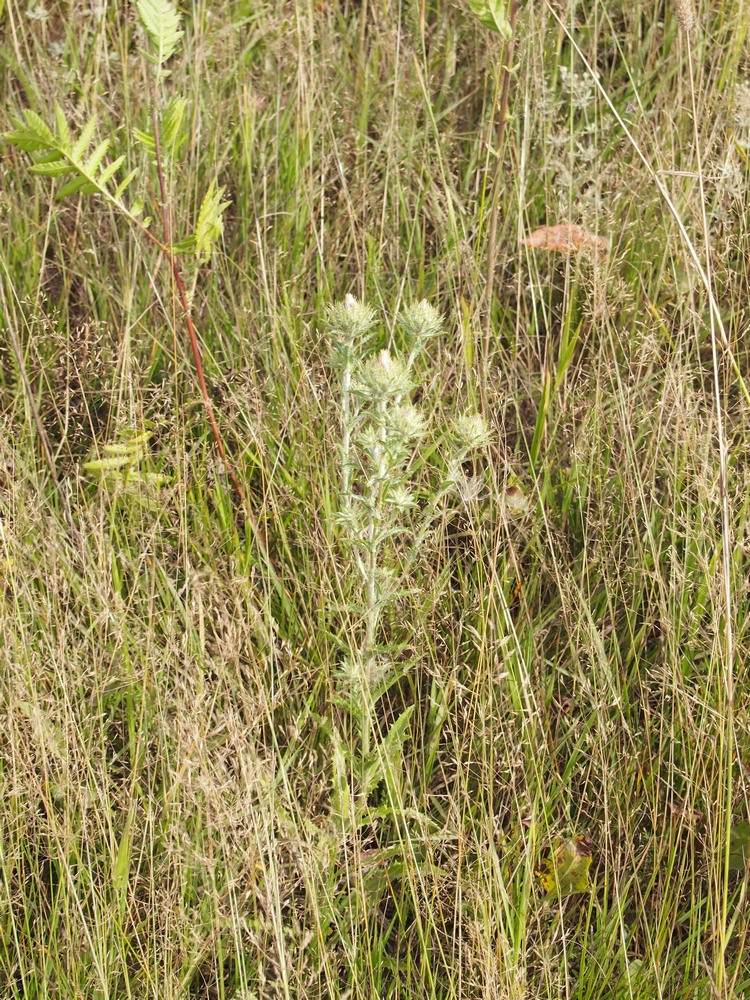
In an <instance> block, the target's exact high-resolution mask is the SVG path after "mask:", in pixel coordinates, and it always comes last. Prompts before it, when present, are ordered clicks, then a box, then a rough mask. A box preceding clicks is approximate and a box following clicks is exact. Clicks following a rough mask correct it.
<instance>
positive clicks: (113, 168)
mask: <svg viewBox="0 0 750 1000" xmlns="http://www.w3.org/2000/svg"><path fill="white" fill-rule="evenodd" d="M124 162H125V157H124V156H118V157H117V159H116V160H113V161H112V162H111V163H110V164H109V166H107V167H105V168H104V170H102V172H101V173H100V174H99V176H98V177H97V181H98V183H99V184H100V185H101V187H106V186H107V184H108V183H109V181H110V180H111V179H112V178H113V177H114V176H115V174H116V173H117V171H118V170H119V169H120V167H121V166H122V165H123V163H124Z"/></svg>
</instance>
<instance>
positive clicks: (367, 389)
mask: <svg viewBox="0 0 750 1000" xmlns="http://www.w3.org/2000/svg"><path fill="white" fill-rule="evenodd" d="M413 388H414V384H413V382H412V380H411V378H410V377H409V373H408V371H407V369H406V365H405V364H404V362H403V361H402V360H401V359H400V358H394V357H393V356H392V355H391V353H390V351H380V352H378V354H375V355H373V356H372V357H371V358H368V359H367V361H365V363H364V364H363V365H362V366H361V368H360V369H359V371H358V372H357V378H356V380H355V382H354V384H353V385H352V392H353V393H354V394H355V395H356V396H359V397H360V399H365V400H369V401H370V402H373V403H382V402H385V401H386V400H388V399H392V398H393V397H394V396H405V395H406V394H407V393H409V392H411V390H412V389H413Z"/></svg>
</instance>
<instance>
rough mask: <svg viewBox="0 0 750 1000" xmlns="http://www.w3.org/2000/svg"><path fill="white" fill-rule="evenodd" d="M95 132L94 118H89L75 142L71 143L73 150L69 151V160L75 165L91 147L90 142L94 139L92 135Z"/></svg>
mask: <svg viewBox="0 0 750 1000" xmlns="http://www.w3.org/2000/svg"><path fill="white" fill-rule="evenodd" d="M95 132H96V117H95V116H94V117H92V118H89V120H88V121H87V122H86V124H85V125H84V126H83V129H82V131H81V134H80V135H79V136H78V138H77V139H76V141H75V142H74V143H73V148H72V149H71V151H70V158H71V160H74V161H75V162H76V163H80V162H81V160H83V157H84V156H85V155H86V150H87V149H88V148H89V146H90V145H91V140H92V139H93V138H94V133H95Z"/></svg>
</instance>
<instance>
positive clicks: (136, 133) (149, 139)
mask: <svg viewBox="0 0 750 1000" xmlns="http://www.w3.org/2000/svg"><path fill="white" fill-rule="evenodd" d="M132 133H133V137H134V138H135V139H137V140H138V142H140V144H141V145H142V146H145V147H146V149H147V150H148V151H149V153H153V152H155V150H156V143H155V142H154V137H153V135H151V133H150V132H142V131H141V130H140V129H139V128H134V129H133V130H132Z"/></svg>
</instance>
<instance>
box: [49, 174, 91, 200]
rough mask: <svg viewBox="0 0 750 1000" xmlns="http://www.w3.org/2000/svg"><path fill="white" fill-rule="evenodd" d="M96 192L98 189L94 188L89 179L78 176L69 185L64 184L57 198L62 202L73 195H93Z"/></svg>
mask: <svg viewBox="0 0 750 1000" xmlns="http://www.w3.org/2000/svg"><path fill="white" fill-rule="evenodd" d="M94 191H96V188H95V187H93V185H92V184H91V182H90V181H89V179H88V178H87V177H82V176H81V175H80V174H78V175H77V176H76V177H74V178H73V179H72V180H70V181H68V183H67V184H63V186H62V187H61V188H60V190H59V191H58V192H57V194H56V195H55V197H56V198H57V199H58V200H60V199H62V198H67V197H68V195H71V194H93V192H94Z"/></svg>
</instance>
